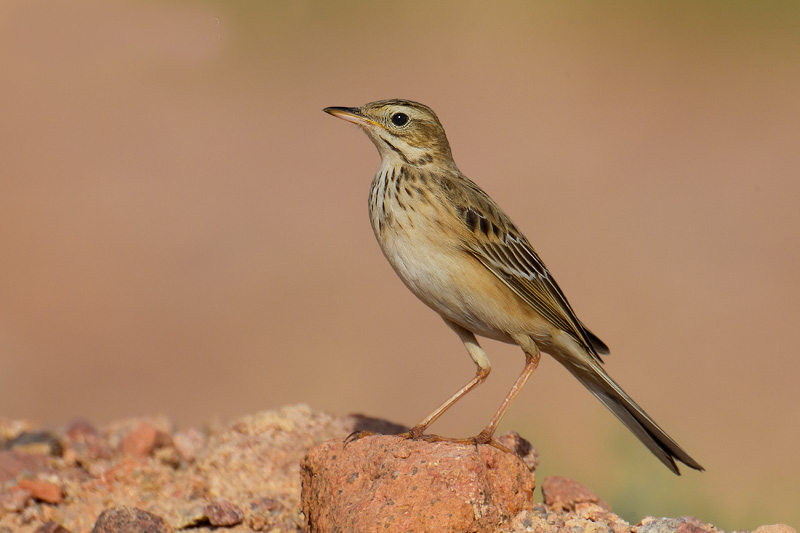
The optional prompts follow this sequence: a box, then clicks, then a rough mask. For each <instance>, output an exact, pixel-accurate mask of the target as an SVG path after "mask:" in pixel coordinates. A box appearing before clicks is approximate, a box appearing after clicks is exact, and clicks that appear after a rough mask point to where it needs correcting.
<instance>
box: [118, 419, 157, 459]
mask: <svg viewBox="0 0 800 533" xmlns="http://www.w3.org/2000/svg"><path fill="white" fill-rule="evenodd" d="M157 440H158V432H157V431H156V429H155V428H154V427H153V426H151V425H150V424H145V423H141V424H139V425H138V426H136V427H135V428H133V429H132V430H131V431H129V432H128V434H127V435H125V437H124V438H123V439H122V444H121V445H120V450H121V451H122V453H124V454H125V455H130V456H133V457H136V458H139V459H144V458H145V457H147V456H148V455H150V452H152V451H153V449H154V448H155V446H156V441H157Z"/></svg>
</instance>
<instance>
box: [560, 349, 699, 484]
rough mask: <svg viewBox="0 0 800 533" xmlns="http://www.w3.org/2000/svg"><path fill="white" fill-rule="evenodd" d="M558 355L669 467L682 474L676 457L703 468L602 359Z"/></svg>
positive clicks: (687, 464)
mask: <svg viewBox="0 0 800 533" xmlns="http://www.w3.org/2000/svg"><path fill="white" fill-rule="evenodd" d="M556 359H557V360H558V361H559V362H560V363H561V364H562V365H564V366H565V367H566V368H567V370H569V372H570V373H571V374H572V375H573V376H575V377H576V378H578V381H580V382H581V383H583V385H584V386H585V387H586V388H587V389H589V390H590V391H591V392H592V394H594V395H595V396H597V398H598V399H599V400H600V401H601V402H603V404H605V406H606V407H608V408H609V409H610V410H611V412H612V413H614V414H615V415H616V417H617V418H619V419H620V420H621V421H622V423H623V424H625V426H626V427H627V428H628V429H629V430H631V432H633V434H634V435H636V436H637V437H638V438H639V440H640V441H642V443H643V444H644V445H645V446H647V449H649V450H650V451H651V452H653V455H655V456H656V457H658V458H659V460H661V462H662V463H664V464H665V465H666V466H667V468H669V469H670V470H672V471H673V472H675V473H676V474H678V475H680V471H679V470H678V466H677V465H676V464H675V460H676V459H677V460H678V461H680V462H682V463H684V464H685V465H686V466H688V467H690V468H694V469H695V470H704V468H703V467H702V466H700V463H698V462H697V461H695V460H694V459H692V458H691V457H690V456H689V454H688V453H686V452H685V451H683V449H682V448H681V447H680V446H678V443H677V442H675V441H674V440H672V438H671V437H670V436H669V435H667V434H666V432H665V431H664V430H663V429H661V428H660V427H658V424H656V423H655V422H654V421H653V419H652V418H650V417H649V416H648V415H647V413H645V412H644V410H643V409H642V408H641V407H639V406H638V405H636V402H634V401H633V400H632V399H631V397H630V396H628V395H627V394H626V393H625V391H623V390H622V389H621V388H620V386H619V385H617V384H616V383H614V380H612V379H611V377H609V375H608V374H606V371H605V370H603V367H602V366H600V363H599V362H597V361H596V360H594V359H592V358H590V357H581V358H580V359H579V360H577V361H576V360H575V359H574V358H564V357H556Z"/></svg>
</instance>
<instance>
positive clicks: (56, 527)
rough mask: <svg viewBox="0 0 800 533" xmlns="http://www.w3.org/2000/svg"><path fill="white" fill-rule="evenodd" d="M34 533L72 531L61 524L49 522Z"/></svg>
mask: <svg viewBox="0 0 800 533" xmlns="http://www.w3.org/2000/svg"><path fill="white" fill-rule="evenodd" d="M34 533H70V531H69V529H67V528H65V527H64V526H62V525H61V524H59V523H56V522H48V523H46V524H42V525H41V526H39V527H37V528H36V531H35V532H34Z"/></svg>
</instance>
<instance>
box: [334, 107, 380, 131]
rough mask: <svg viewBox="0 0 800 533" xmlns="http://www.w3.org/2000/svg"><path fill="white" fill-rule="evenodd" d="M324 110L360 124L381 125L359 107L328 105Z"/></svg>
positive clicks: (366, 125) (367, 125)
mask: <svg viewBox="0 0 800 533" xmlns="http://www.w3.org/2000/svg"><path fill="white" fill-rule="evenodd" d="M323 111H325V112H326V113H328V114H329V115H333V116H334V117H336V118H340V119H342V120H346V121H347V122H352V123H353V124H358V125H359V126H365V127H373V126H380V124H378V123H377V122H375V121H373V120H371V119H368V118H367V117H365V116H364V115H363V114H362V113H361V110H360V109H359V108H357V107H326V108H325V109H323Z"/></svg>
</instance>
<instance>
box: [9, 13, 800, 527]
mask: <svg viewBox="0 0 800 533" xmlns="http://www.w3.org/2000/svg"><path fill="white" fill-rule="evenodd" d="M0 66H1V67H2V68H0V95H2V98H0V117H2V121H1V122H0V165H2V166H1V167H0V415H2V416H6V417H15V418H31V419H35V420H37V421H39V422H41V423H43V424H46V425H49V426H51V427H59V426H62V425H64V424H66V423H68V422H69V421H71V420H73V419H74V418H76V417H77V416H85V417H87V418H89V419H90V420H91V421H93V422H94V423H96V424H98V425H102V424H104V423H107V422H109V421H112V420H116V419H120V418H124V417H129V416H133V415H139V414H160V413H163V414H167V415H169V416H170V417H172V418H173V419H174V420H175V421H176V423H177V424H178V425H180V426H189V425H201V424H203V423H204V422H206V421H208V420H211V419H215V418H216V419H222V420H229V419H232V418H234V417H236V416H239V415H243V414H246V413H252V412H255V411H258V410H262V409H268V408H274V407H277V406H280V405H286V404H293V403H299V402H304V403H308V404H309V405H311V406H312V407H313V408H315V409H321V410H326V411H329V412H332V413H338V414H347V413H353V412H361V413H364V414H368V415H372V416H378V417H384V418H387V419H390V420H392V421H395V422H399V423H403V424H407V425H411V424H414V423H416V422H418V421H419V419H421V418H422V417H424V416H425V415H427V414H428V413H429V412H430V411H431V410H432V409H433V408H434V407H435V406H436V405H438V404H439V403H440V402H441V401H442V400H443V399H444V398H446V397H447V396H449V395H450V394H451V393H452V392H454V391H455V390H456V389H458V388H459V387H460V386H461V385H463V384H464V383H465V382H466V381H467V380H468V379H469V378H471V377H472V376H473V374H474V366H473V364H472V362H471V361H470V359H469V357H468V356H467V354H466V351H465V350H464V348H463V347H462V346H461V343H460V342H459V340H458V339H457V338H456V336H455V335H454V334H453V333H452V332H451V331H450V330H449V329H448V328H447V327H445V326H444V324H443V323H442V322H441V320H440V319H439V318H438V317H437V315H435V314H434V313H433V312H432V311H430V310H429V309H427V308H426V307H424V306H423V305H422V304H420V303H419V302H418V301H416V299H415V298H414V297H413V296H412V295H411V294H410V293H409V292H408V291H407V290H406V289H405V287H404V286H403V285H402V283H401V282H400V281H399V279H398V278H397V277H396V276H395V275H394V273H393V272H392V270H391V268H390V267H389V265H388V263H386V261H385V260H384V258H383V257H382V255H381V252H380V250H379V248H378V246H377V245H376V243H375V242H374V237H373V235H372V231H371V229H370V226H369V223H368V219H367V207H366V200H367V194H368V190H369V184H370V180H371V179H372V176H373V175H374V173H375V171H376V170H377V169H378V165H379V158H378V155H377V152H376V150H375V148H374V147H373V146H372V144H371V143H370V142H369V140H368V139H367V138H366V136H364V134H363V133H361V132H359V131H358V129H357V128H356V127H354V126H352V125H350V124H346V123H343V122H341V121H337V120H335V119H333V118H332V117H330V116H327V115H325V114H324V113H322V111H321V110H322V108H323V107H325V106H331V105H344V106H356V105H360V104H363V103H365V102H368V101H372V100H377V99H383V98H395V97H401V98H409V99H414V100H419V101H421V102H424V103H426V104H428V105H430V106H431V107H433V108H434V109H435V110H436V111H437V113H438V114H439V117H440V119H441V120H442V122H443V123H444V125H445V127H446V129H447V133H448V135H449V138H450V141H451V144H452V146H453V153H454V156H455V159H456V161H457V162H458V164H459V167H460V168H461V170H462V171H463V172H464V173H465V174H467V175H468V176H470V177H472V178H473V179H475V180H476V181H477V182H478V183H479V184H480V185H481V186H482V187H483V188H484V189H485V190H486V191H487V192H489V193H490V194H491V195H492V196H493V197H494V198H495V199H496V200H497V201H498V202H499V203H500V204H501V205H502V206H503V207H504V208H505V210H506V211H507V212H508V213H509V214H510V215H511V216H512V218H513V219H514V220H515V222H516V223H517V225H519V226H520V227H521V228H522V229H523V230H524V231H525V233H526V234H527V236H528V238H529V239H530V240H531V241H532V242H533V243H534V244H535V245H536V247H537V250H538V252H539V253H540V255H541V256H542V257H543V259H544V260H545V262H546V263H547V265H548V267H549V268H550V269H551V270H552V272H553V273H554V274H555V277H556V278H557V279H558V281H559V284H560V285H561V287H562V288H563V289H564V291H565V293H566V294H567V296H568V297H569V298H570V301H571V303H572V304H573V307H574V308H575V309H576V310H577V312H578V314H579V316H580V317H581V318H582V320H583V321H584V322H586V323H587V324H588V325H589V327H591V328H592V329H593V330H594V331H595V332H596V333H598V335H599V336H600V337H601V338H602V339H603V340H605V341H606V342H607V343H608V344H609V346H610V347H611V350H612V354H611V355H610V356H609V357H608V358H607V359H606V366H607V369H608V371H609V372H610V374H611V375H612V376H613V377H614V378H615V379H617V380H618V381H619V382H620V384H621V385H622V386H623V387H624V388H625V389H626V390H627V391H628V392H629V393H630V394H631V396H633V397H634V398H635V399H636V400H637V401H638V402H639V403H640V404H641V405H642V406H644V407H645V409H647V411H648V412H649V413H650V414H651V415H652V416H653V417H654V418H655V419H656V420H657V421H658V422H659V423H660V424H661V425H662V426H663V427H664V428H665V429H666V430H667V431H668V432H669V433H670V434H671V435H672V436H673V437H674V438H675V439H676V440H677V441H678V442H679V443H680V444H681V445H682V446H683V447H685V448H686V449H687V450H688V451H689V452H690V453H691V454H692V455H693V456H694V457H695V458H697V459H698V460H699V461H700V462H701V463H702V464H703V465H704V466H705V467H706V468H707V472H705V473H702V474H700V473H696V472H693V471H689V472H684V475H683V476H681V477H680V478H678V477H675V476H673V475H672V474H671V473H670V472H668V471H667V469H665V468H664V467H663V466H662V465H661V464H660V463H659V462H658V461H657V460H655V459H654V458H653V457H652V456H651V455H650V454H649V452H648V451H647V450H646V449H645V448H644V447H643V446H641V445H640V444H639V443H638V441H636V439H635V438H634V437H633V436H631V435H629V434H628V433H627V431H626V430H625V429H624V428H623V427H622V425H621V424H619V423H618V422H617V421H616V419H615V418H614V417H613V415H611V414H610V413H608V412H607V411H606V410H605V408H604V407H603V406H602V405H601V404H600V403H599V402H598V401H596V400H595V399H594V398H593V397H592V396H591V395H590V394H589V393H588V392H587V391H585V390H584V389H583V388H582V387H581V386H580V384H579V383H577V381H575V380H574V379H573V378H572V377H571V376H569V375H568V374H567V373H566V372H565V371H564V370H563V369H562V368H560V367H559V366H558V365H557V364H556V363H555V362H554V361H553V360H552V359H549V358H545V359H543V364H542V365H541V366H540V368H539V370H538V371H537V372H536V374H535V375H534V377H533V379H532V380H531V381H530V382H529V384H528V386H527V387H526V388H525V389H524V390H523V392H522V394H521V396H520V397H519V399H518V400H517V401H516V402H515V403H514V404H513V405H512V407H511V409H510V411H509V413H508V415H507V417H506V418H505V420H504V422H503V424H502V425H501V428H500V429H501V431H507V430H511V429H514V430H516V431H518V432H520V433H521V434H522V435H523V436H524V437H525V438H527V439H528V440H530V441H532V442H533V443H534V444H535V445H536V446H537V447H538V449H539V451H540V453H541V456H542V466H541V469H540V475H541V474H544V475H549V474H559V475H566V476H570V477H572V478H574V479H576V480H578V481H580V482H583V483H585V484H587V485H588V486H590V487H592V488H593V489H595V490H596V491H597V492H598V493H599V495H600V496H601V497H602V498H604V499H606V500H607V501H609V502H610V503H611V504H612V506H613V507H614V509H615V511H617V512H618V513H620V514H622V515H623V516H624V517H625V518H626V519H628V520H630V521H633V522H637V521H638V520H640V519H641V518H642V516H643V515H644V514H646V513H649V514H653V515H656V516H659V515H667V516H681V515H696V516H698V517H700V518H702V519H703V520H706V521H711V522H714V523H715V524H717V525H718V526H720V527H722V528H724V529H726V530H733V529H745V528H748V529H749V528H754V527H756V526H758V525H760V524H765V523H775V522H787V523H790V524H793V525H795V526H797V525H798V524H799V523H800V510H798V506H797V501H798V500H800V454H798V453H797V451H798V446H800V407H798V406H799V405H800V387H798V386H797V375H798V370H800V357H798V355H799V354H798V343H797V339H796V332H797V330H798V324H800V304H798V301H799V300H800V282H799V281H798V272H799V271H800V243H799V242H798V232H799V231H798V230H800V210H799V209H798V206H797V202H798V198H800V179H799V178H800V150H798V141H800V98H799V97H798V95H800V4H797V3H796V2H790V1H786V2H777V1H766V2H759V3H753V2H745V1H722V0H718V1H708V2H688V1H678V2H672V1H670V2H667V1H663V2H662V1H658V2H649V3H644V2H638V1H635V0H626V1H611V2H602V3H600V2H581V1H575V2H562V1H556V0H541V1H536V2H530V1H509V2H502V3H493V4H488V3H485V2H459V3H457V4H456V3H451V4H447V3H437V4H434V3H428V2H423V1H412V2H395V3H390V2H374V1H372V2H368V1H350V2H337V3H333V2H331V3H324V2H312V1H307V0H274V1H269V2H264V1H253V2H236V3H229V2H224V1H222V0H218V1H202V2H183V1H177V0H173V1H161V2H154V1H151V2H147V1H137V2H127V3H126V2H106V1H100V0H94V1H93V0H69V1H65V2H52V1H43V0H24V1H23V0H5V1H4V2H2V3H1V4H0ZM483 345H484V347H485V348H486V350H487V352H488V354H489V356H490V358H491V359H492V361H493V364H494V371H493V373H492V376H491V377H490V379H489V381H488V382H487V383H486V384H485V385H483V386H482V387H480V388H479V389H478V390H477V391H475V392H474V393H472V394H471V395H469V396H468V397H467V398H466V399H464V400H463V401H462V402H461V403H459V404H458V405H457V406H456V407H454V408H453V409H452V410H451V411H450V412H448V414H447V415H446V416H445V417H444V419H442V420H441V421H440V422H438V423H437V424H436V425H435V426H434V427H433V428H432V429H433V430H434V431H435V432H436V433H441V434H446V435H452V436H469V435H472V434H475V433H477V432H478V431H479V430H480V429H481V428H483V426H484V425H485V424H486V422H488V420H489V418H490V417H491V414H492V413H493V412H494V410H495V409H496V407H497V405H498V404H499V402H500V400H501V399H502V397H503V396H504V395H505V393H506V391H507V390H508V388H509V387H510V386H511V384H512V382H513V381H514V379H515V378H516V376H517V374H518V373H519V371H520V370H521V369H522V365H523V357H522V354H521V352H520V351H519V350H518V349H517V348H514V347H511V346H505V345H501V344H499V343H496V342H490V341H485V342H484V343H483Z"/></svg>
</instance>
